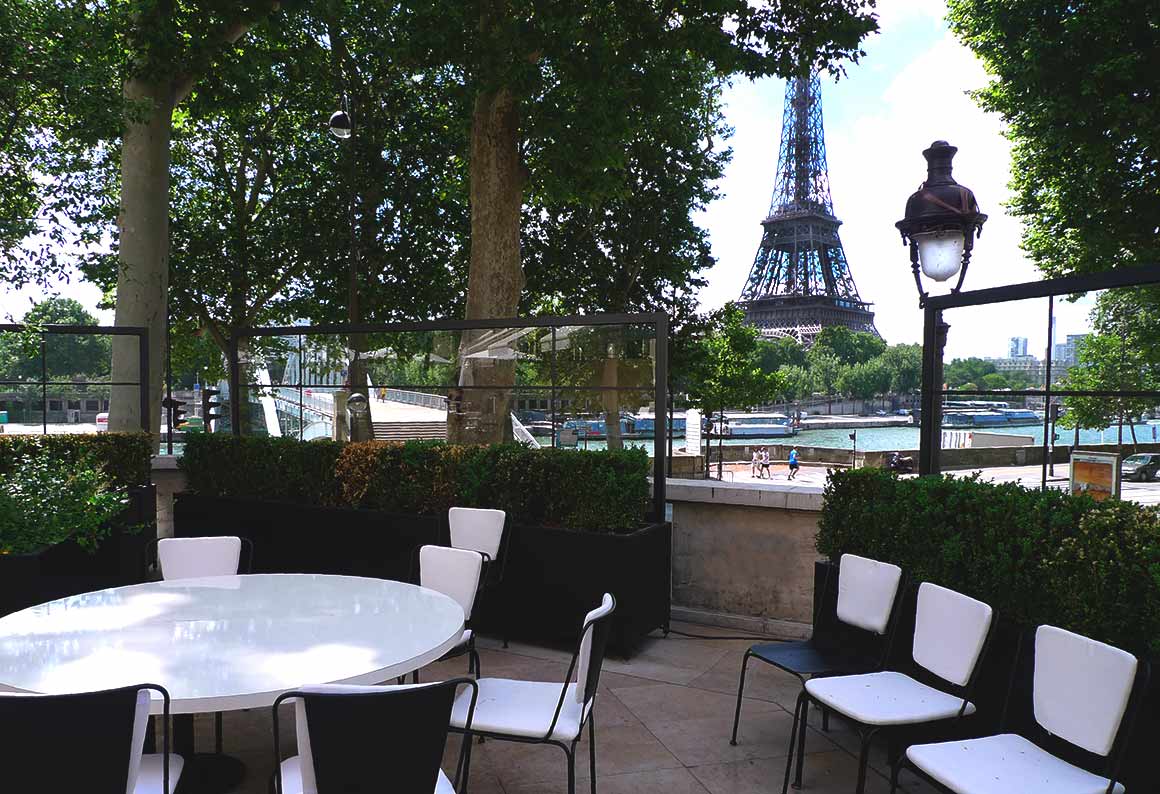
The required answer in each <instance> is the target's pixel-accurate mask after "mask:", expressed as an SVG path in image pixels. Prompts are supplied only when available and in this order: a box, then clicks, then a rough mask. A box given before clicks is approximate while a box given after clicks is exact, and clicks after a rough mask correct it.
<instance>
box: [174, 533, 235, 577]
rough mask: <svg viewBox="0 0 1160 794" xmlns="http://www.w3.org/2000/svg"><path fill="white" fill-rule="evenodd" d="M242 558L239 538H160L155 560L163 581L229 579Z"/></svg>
mask: <svg viewBox="0 0 1160 794" xmlns="http://www.w3.org/2000/svg"><path fill="white" fill-rule="evenodd" d="M241 557H242V541H241V538H235V537H223V538H162V539H161V540H159V541H157V560H158V561H159V562H160V563H161V576H162V578H164V579H192V578H195V577H199V576H232V575H233V574H236V573H237V572H238V564H239V563H240V562H241Z"/></svg>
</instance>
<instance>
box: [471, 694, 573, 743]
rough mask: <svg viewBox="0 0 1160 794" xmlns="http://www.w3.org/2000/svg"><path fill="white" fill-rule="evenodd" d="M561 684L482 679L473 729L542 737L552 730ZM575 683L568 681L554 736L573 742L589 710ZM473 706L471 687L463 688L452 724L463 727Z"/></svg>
mask: <svg viewBox="0 0 1160 794" xmlns="http://www.w3.org/2000/svg"><path fill="white" fill-rule="evenodd" d="M560 687H561V684H556V683H547V682H540V681H512V680H510V679H506V678H481V679H479V697H478V699H477V700H476V703H475V715H474V719H473V720H472V722H471V727H472V730H476V731H485V732H488V733H500V734H505V735H508V736H521V737H524V738H529V739H540V738H543V737H544V736H545V735H546V734H547V733H548V726H549V725H551V723H552V715H553V714H554V713H555V711H556V704H557V703H559V702H560ZM575 689H576V685H575V684H568V693H567V695H565V697H564V706H563V707H562V708H561V709H560V719H559V720H557V721H556V727H555V729H554V730H553V731H552V736H551V738H553V739H556V740H559V741H564V742H570V741H572V740H573V739H575V738H576V737H577V736H579V735H580V724H581V721H582V718H583V717H584V715H585V714H586V711H585V709H584V707H583V706H581V704H580V703H578V702H577V701H576V697H575V692H574V690H575ZM470 706H471V689H470V688H468V687H465V688H463V689H462V690H461V691H460V692H459V695H458V697H456V698H455V708H454V709H452V711H451V724H452V725H454V726H455V727H456V728H463V727H464V726H465V725H466V724H467V711H468V708H469V707H470Z"/></svg>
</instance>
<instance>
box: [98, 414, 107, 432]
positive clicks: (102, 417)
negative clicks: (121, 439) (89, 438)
mask: <svg viewBox="0 0 1160 794" xmlns="http://www.w3.org/2000/svg"><path fill="white" fill-rule="evenodd" d="M108 429H109V413H108V411H102V412H101V413H99V414H97V432H98V433H104V432H105V431H106V430H108Z"/></svg>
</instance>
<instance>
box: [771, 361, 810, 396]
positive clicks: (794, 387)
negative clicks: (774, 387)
mask: <svg viewBox="0 0 1160 794" xmlns="http://www.w3.org/2000/svg"><path fill="white" fill-rule="evenodd" d="M777 379H778V382H779V383H780V389H781V391H780V392H779V394H778V397H779V398H781V399H784V400H787V401H788V400H801V399H805V398H808V397H809V396H810V393H811V391H812V388H813V379H812V378H811V377H810V372H809V370H807V369H806V368H805V367H801V366H792V365H783V366H781V367H778V369H777Z"/></svg>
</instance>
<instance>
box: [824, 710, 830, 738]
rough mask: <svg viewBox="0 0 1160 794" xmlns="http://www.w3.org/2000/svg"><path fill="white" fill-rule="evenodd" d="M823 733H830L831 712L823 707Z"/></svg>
mask: <svg viewBox="0 0 1160 794" xmlns="http://www.w3.org/2000/svg"><path fill="white" fill-rule="evenodd" d="M822 732H823V733H829V732H830V710H829V709H828V708H826V707H825V706H822Z"/></svg>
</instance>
